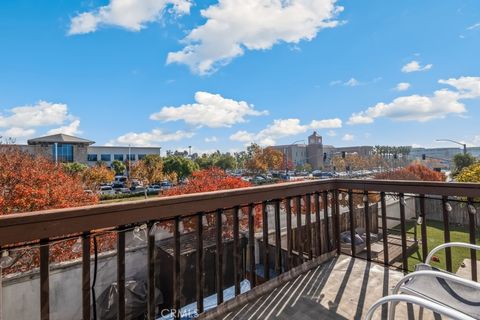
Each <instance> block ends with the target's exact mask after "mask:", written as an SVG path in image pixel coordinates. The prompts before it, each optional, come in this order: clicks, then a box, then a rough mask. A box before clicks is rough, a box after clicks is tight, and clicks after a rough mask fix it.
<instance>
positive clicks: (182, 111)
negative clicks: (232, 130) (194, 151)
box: [150, 91, 268, 128]
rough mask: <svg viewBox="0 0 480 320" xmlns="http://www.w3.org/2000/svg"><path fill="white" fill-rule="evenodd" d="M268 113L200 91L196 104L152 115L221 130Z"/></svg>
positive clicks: (241, 102) (168, 109)
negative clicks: (248, 117) (251, 117)
mask: <svg viewBox="0 0 480 320" xmlns="http://www.w3.org/2000/svg"><path fill="white" fill-rule="evenodd" d="M266 114H268V112H267V111H258V110H255V108H254V106H253V105H252V104H248V103H247V102H245V101H236V100H232V99H227V98H224V97H222V96H221V95H219V94H212V93H208V92H202V91H199V92H197V93H195V103H192V104H183V105H181V106H179V107H163V108H162V109H161V110H160V112H157V113H154V114H152V115H150V119H152V120H160V121H180V120H181V121H184V122H185V123H188V124H191V125H194V126H198V127H202V126H206V127H210V128H221V127H231V126H232V125H234V124H237V123H242V122H245V121H246V119H245V118H246V117H247V116H261V115H266Z"/></svg>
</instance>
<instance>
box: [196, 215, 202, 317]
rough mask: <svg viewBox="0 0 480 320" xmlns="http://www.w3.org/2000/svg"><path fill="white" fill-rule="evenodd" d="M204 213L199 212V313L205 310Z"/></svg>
mask: <svg viewBox="0 0 480 320" xmlns="http://www.w3.org/2000/svg"><path fill="white" fill-rule="evenodd" d="M203 217H204V215H203V213H199V214H197V270H196V271H197V273H196V277H195V278H196V284H197V292H196V296H197V310H198V313H202V312H203V282H204V276H203V263H204V262H203Z"/></svg>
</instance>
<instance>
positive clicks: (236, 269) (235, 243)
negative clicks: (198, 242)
mask: <svg viewBox="0 0 480 320" xmlns="http://www.w3.org/2000/svg"><path fill="white" fill-rule="evenodd" d="M238 210H240V207H238V206H236V207H235V208H233V279H234V283H235V295H236V296H238V295H239V294H240V265H239V264H240V253H239V250H238V249H239V247H238V246H239V221H238Z"/></svg>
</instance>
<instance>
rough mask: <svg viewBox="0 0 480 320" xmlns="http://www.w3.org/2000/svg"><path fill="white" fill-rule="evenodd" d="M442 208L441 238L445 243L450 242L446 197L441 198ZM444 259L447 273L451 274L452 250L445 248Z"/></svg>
mask: <svg viewBox="0 0 480 320" xmlns="http://www.w3.org/2000/svg"><path fill="white" fill-rule="evenodd" d="M442 204H443V205H442V207H443V237H444V241H445V243H448V242H450V222H449V217H448V214H449V213H450V212H449V208H448V206H449V203H448V197H446V196H443V197H442ZM445 259H446V265H447V271H448V272H452V250H451V249H450V248H445Z"/></svg>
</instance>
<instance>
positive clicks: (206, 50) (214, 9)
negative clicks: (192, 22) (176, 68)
mask: <svg viewBox="0 0 480 320" xmlns="http://www.w3.org/2000/svg"><path fill="white" fill-rule="evenodd" d="M341 11H343V7H341V6H337V5H336V0H289V1H284V0H219V1H218V3H217V4H213V5H211V6H209V7H208V8H207V9H205V10H202V11H201V14H202V16H203V17H204V18H205V19H206V22H205V23H204V24H203V25H201V26H199V27H197V28H195V29H193V30H192V31H190V33H189V34H188V35H187V36H186V37H185V38H184V39H183V43H185V47H184V48H183V49H182V50H180V51H177V52H170V53H169V54H168V57H167V63H169V64H170V63H180V64H185V65H187V66H189V67H190V69H191V70H192V72H194V73H197V74H201V75H204V74H209V73H212V72H215V71H216V70H217V69H218V68H219V67H221V66H223V65H226V64H228V63H229V62H230V61H231V60H232V59H233V58H236V57H238V56H241V55H243V54H244V52H245V50H268V49H270V48H272V46H274V45H275V44H278V43H282V42H283V43H289V44H297V43H299V42H300V41H302V40H307V41H309V40H312V39H314V38H315V37H316V35H317V33H318V32H319V31H320V30H321V29H325V28H333V27H336V26H338V25H339V24H340V22H339V21H337V20H335V18H336V17H337V16H338V14H339V13H340V12H341Z"/></svg>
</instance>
